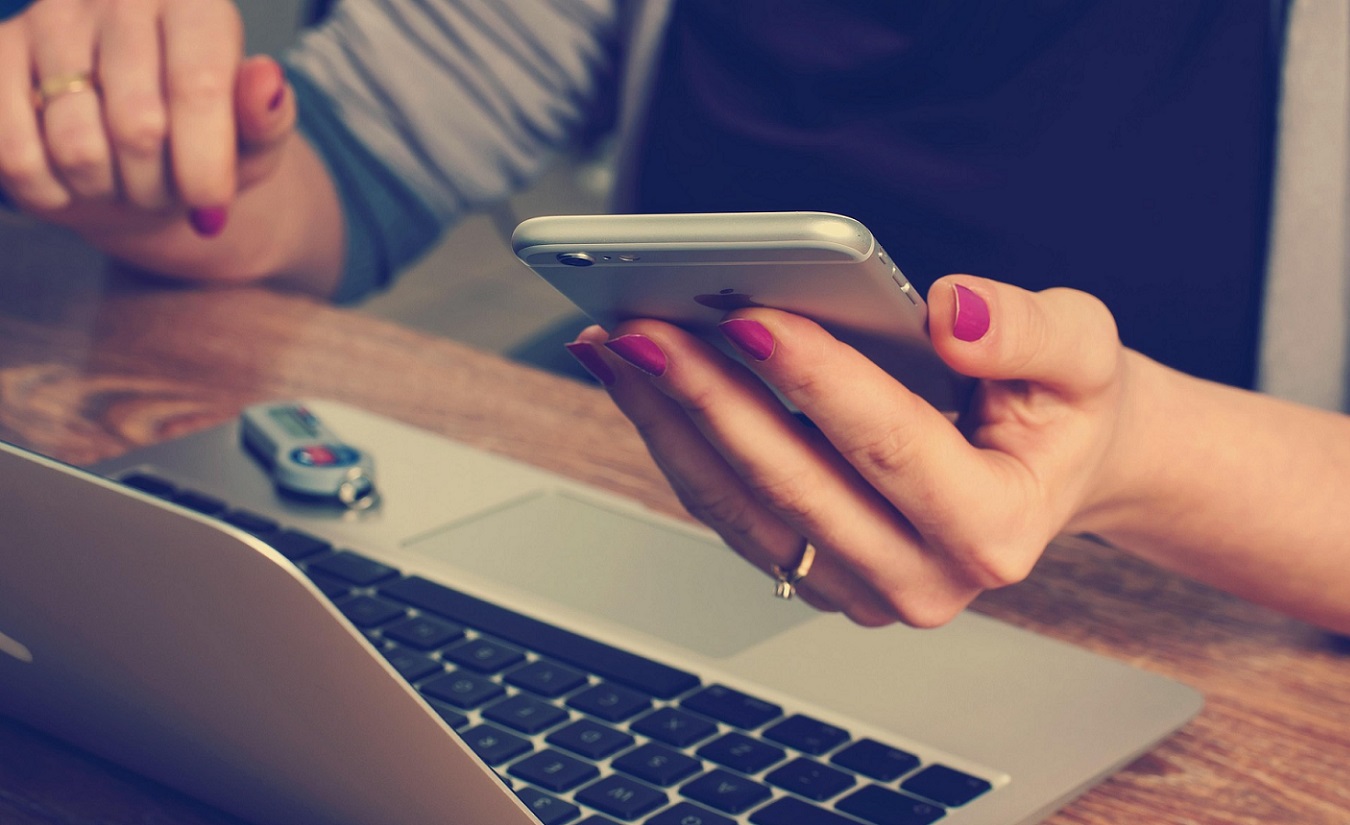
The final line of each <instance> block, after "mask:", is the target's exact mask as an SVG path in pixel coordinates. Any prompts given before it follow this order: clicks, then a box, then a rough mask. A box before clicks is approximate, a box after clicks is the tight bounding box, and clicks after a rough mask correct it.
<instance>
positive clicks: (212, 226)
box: [188, 206, 230, 238]
mask: <svg viewBox="0 0 1350 825" xmlns="http://www.w3.org/2000/svg"><path fill="white" fill-rule="evenodd" d="M229 217H230V211H229V210H228V209H226V208H225V207H223V206H213V207H210V208H207V209H193V210H192V211H190V212H188V222H189V223H191V224H192V229H193V231H195V232H196V233H197V234H198V235H201V236H202V237H204V238H214V237H215V236H217V235H219V234H220V233H221V232H222V231H224V229H225V221H226V220H227V219H228V218H229Z"/></svg>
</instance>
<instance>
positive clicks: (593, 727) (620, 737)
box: [548, 719, 635, 759]
mask: <svg viewBox="0 0 1350 825" xmlns="http://www.w3.org/2000/svg"><path fill="white" fill-rule="evenodd" d="M634 741H635V740H634V739H633V737H631V736H629V735H628V734H626V733H624V732H622V731H617V730H615V729H614V728H611V727H610V726H608V725H602V724H600V723H599V722H596V721H595V720H593V719H578V720H577V721H575V722H573V723H572V724H570V725H568V726H567V727H564V728H559V729H558V730H555V731H554V732H553V733H550V734H549V735H548V742H549V744H550V745H557V746H558V747H560V748H564V749H566V750H569V751H571V752H572V753H575V754H577V755H578V756H584V757H586V758H587V759H604V758H605V757H606V756H610V755H611V754H615V753H618V752H619V751H621V750H623V749H624V748H628V747H631V746H632V745H633V742H634Z"/></svg>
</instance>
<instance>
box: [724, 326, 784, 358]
mask: <svg viewBox="0 0 1350 825" xmlns="http://www.w3.org/2000/svg"><path fill="white" fill-rule="evenodd" d="M718 327H719V328H720V329H721V330H722V334H723V335H725V336H726V337H727V340H729V341H731V343H733V344H735V345H736V348H737V349H739V350H740V351H741V352H744V353H745V354H746V355H748V356H750V357H751V358H753V359H755V360H756V361H766V360H768V358H769V356H770V355H773V350H774V340H773V335H772V334H771V333H770V332H769V330H768V328H767V327H765V326H764V325H763V324H761V323H760V322H758V321H752V320H750V319H749V318H732V319H730V320H728V321H723V322H722V323H721V324H718Z"/></svg>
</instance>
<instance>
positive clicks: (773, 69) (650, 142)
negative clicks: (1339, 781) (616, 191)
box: [635, 0, 1281, 386]
mask: <svg viewBox="0 0 1350 825" xmlns="http://www.w3.org/2000/svg"><path fill="white" fill-rule="evenodd" d="M1280 37H1281V32H1280V21H1279V19H1278V16H1277V15H1275V14H1272V6H1271V3H1270V2H1269V0H914V1H913V2H884V3H878V2H873V0H736V2H731V3H728V2H725V0H676V2H675V6H674V9H673V11H672V18H671V23H670V27H669V30H668V34H667V41H666V44H665V49H664V51H663V56H662V58H661V63H660V65H659V69H658V72H657V76H656V83H655V88H654V90H653V96H652V99H651V108H650V111H649V115H648V123H647V124H646V130H645V135H644V137H645V140H644V144H643V146H644V149H643V152H642V155H641V156H640V158H639V160H638V165H637V177H636V181H635V183H636V188H635V194H636V201H635V205H636V209H637V211H644V212H681V211H753V210H780V209H804V210H822V211H830V212H839V213H843V214H846V215H850V216H852V217H855V218H858V219H859V220H861V221H862V222H863V223H865V224H866V225H868V226H869V227H870V228H871V229H872V231H873V232H874V233H875V234H876V235H877V237H878V239H879V240H880V241H881V243H882V244H883V245H884V246H885V247H886V249H887V250H888V251H889V252H890V254H891V255H892V257H893V258H894V259H895V260H896V261H897V262H898V263H899V265H900V267H901V269H902V270H903V271H904V272H905V273H906V275H908V277H909V278H910V279H911V280H913V281H914V282H915V283H916V285H918V286H919V287H921V288H923V289H925V290H926V289H927V286H928V284H929V283H931V281H932V280H933V279H934V278H937V277H939V276H941V275H944V274H947V273H951V272H969V273H973V274H978V275H983V276H987V277H991V278H996V279H1000V280H1005V281H1009V282H1012V283H1015V284H1019V285H1021V286H1024V287H1027V288H1029V289H1043V288H1046V287H1050V286H1072V287H1075V288H1078V289H1082V290H1086V291H1088V292H1091V293H1093V294H1095V295H1097V296H1098V297H1100V298H1102V299H1103V300H1104V301H1105V302H1106V303H1107V305H1108V306H1109V307H1110V308H1111V309H1112V311H1113V312H1114V313H1115V315H1116V318H1117V322H1118V324H1119V327H1120V332H1121V338H1122V340H1123V341H1124V343H1125V344H1126V345H1128V346H1131V347H1134V348H1136V349H1138V350H1140V351H1142V352H1144V353H1145V354H1148V355H1150V356H1152V357H1154V358H1157V359H1159V360H1161V361H1163V362H1164V363H1167V364H1170V365H1172V366H1174V367H1177V368H1179V369H1182V370H1185V371H1187V372H1190V373H1193V374H1196V375H1200V376H1203V377H1206V378H1211V379H1215V380H1219V381H1224V382H1227V383H1230V384H1235V385H1238V386H1251V385H1252V382H1253V377H1254V372H1255V360H1256V347H1257V335H1258V330H1259V321H1260V314H1259V313H1260V299H1261V292H1262V273H1263V268H1264V260H1265V248H1266V231H1267V230H1266V227H1267V223H1268V217H1269V215H1268V213H1269V200H1270V181H1271V175H1272V155H1273V151H1272V143H1273V135H1274V120H1275V115H1274V113H1275V98H1276V88H1277V77H1278V72H1277V70H1276V69H1277V66H1278V52H1279V49H1280Z"/></svg>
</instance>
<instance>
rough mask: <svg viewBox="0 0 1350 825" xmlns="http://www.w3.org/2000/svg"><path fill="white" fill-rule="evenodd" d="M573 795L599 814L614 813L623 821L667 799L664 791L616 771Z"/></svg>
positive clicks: (648, 810)
mask: <svg viewBox="0 0 1350 825" xmlns="http://www.w3.org/2000/svg"><path fill="white" fill-rule="evenodd" d="M573 798H574V799H576V801H578V802H580V803H581V804H583V805H590V806H591V807H592V808H595V809H596V810H597V811H600V812H601V813H606V814H609V815H610V816H617V817H618V818H619V819H623V820H633V819H637V818H638V817H640V816H642V815H643V814H648V813H651V812H652V811H654V810H656V809H657V808H660V807H662V806H664V805H665V804H666V802H667V801H669V798H668V797H667V796H666V795H665V793H664V792H662V791H658V790H657V789H655V788H651V787H648V786H646V785H644V784H642V783H641V782H639V781H637V780H636V779H629V778H628V777H626V776H620V775H619V774H614V775H613V776H607V777H605V778H604V779H601V780H600V781H599V782H596V783H595V784H593V785H588V786H586V787H585V788H582V789H581V790H579V791H577V793H576V795H575V797H573Z"/></svg>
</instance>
